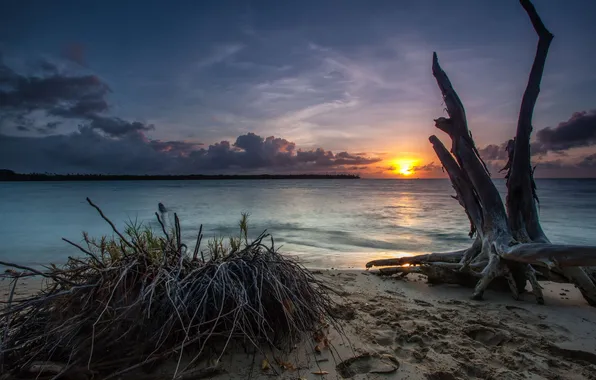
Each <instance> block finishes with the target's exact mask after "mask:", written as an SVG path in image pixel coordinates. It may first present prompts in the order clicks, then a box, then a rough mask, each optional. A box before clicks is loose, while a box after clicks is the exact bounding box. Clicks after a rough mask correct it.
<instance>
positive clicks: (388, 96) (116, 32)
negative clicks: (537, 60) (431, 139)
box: [0, 0, 596, 177]
mask: <svg viewBox="0 0 596 380" xmlns="http://www.w3.org/2000/svg"><path fill="white" fill-rule="evenodd" d="M123 3H126V4H123ZM174 3H175V4H174V5H172V4H170V2H165V1H146V2H132V1H130V2H122V1H102V2H93V3H90V2H80V1H51V2H49V1H41V0H39V1H18V2H17V1H9V2H3V3H2V5H0V168H8V169H13V170H15V171H19V172H31V171H40V172H91V173H214V172H217V173H244V172H246V173H252V172H254V173H277V172H280V173H285V172H359V173H361V174H363V175H366V176H372V177H387V176H394V177H396V176H399V175H400V174H399V173H396V172H395V171H390V170H387V169H389V168H390V167H396V165H397V166H399V165H401V164H400V163H403V162H408V163H410V164H409V165H411V166H415V167H416V169H418V172H419V173H418V175H419V176H426V177H428V176H442V175H443V174H442V172H441V170H440V167H439V166H438V165H436V164H433V165H431V163H432V162H433V161H434V162H436V161H437V160H436V159H435V157H434V155H433V152H432V149H431V147H430V144H429V143H428V140H427V138H428V136H429V135H431V134H437V135H439V137H440V138H442V139H443V141H444V142H447V141H448V139H447V137H446V136H445V135H443V134H442V133H440V132H439V131H437V130H435V128H434V126H433V118H436V117H439V116H444V115H445V113H444V111H443V105H442V104H441V98H440V94H439V91H438V89H437V87H436V84H435V82H434V79H433V77H432V75H431V72H430V67H431V57H432V52H433V51H437V53H438V55H439V59H440V61H441V64H442V66H443V68H444V69H445V70H446V71H447V73H448V74H449V76H450V77H451V80H452V82H453V84H454V86H455V88H456V90H457V91H458V93H459V95H460V97H461V98H462V101H463V103H464V105H465V107H466V110H467V115H468V118H469V125H470V129H471V131H472V133H473V136H474V138H475V140H476V143H477V145H478V146H479V147H480V148H482V149H481V152H482V154H483V155H484V157H485V158H486V159H487V160H488V161H489V164H490V165H492V167H493V168H495V169H496V168H498V167H499V166H502V164H503V162H502V158H503V157H504V150H503V147H502V144H503V143H504V142H505V141H507V140H508V139H509V138H511V137H512V136H513V134H514V131H515V124H516V120H517V113H518V108H519V103H520V100H521V96H522V93H523V90H524V88H525V84H526V81H527V75H528V72H529V70H530V66H531V63H532V59H533V56H534V49H535V46H536V43H537V36H536V35H535V33H534V31H533V29H532V27H531V24H530V22H529V20H528V18H527V15H526V14H525V12H524V10H523V9H522V7H521V6H520V5H519V3H518V2H517V1H515V0H499V1H477V0H457V1H456V0H454V1H449V2H446V1H443V0H422V1H414V0H412V1H347V0H346V1H339V0H337V1H300V2H279V1H218V2H209V1H201V2H198V1H187V2H181V1H179V2H174ZM534 4H535V6H536V8H537V10H538V12H539V13H540V15H541V17H542V19H543V21H544V22H545V24H546V25H547V27H548V28H549V29H550V30H551V31H552V32H553V34H554V35H555V39H554V41H553V44H552V46H551V50H550V53H549V57H548V60H547V65H546V70H545V74H544V78H543V84H542V92H541V94H540V97H539V100H538V104H537V107H536V111H535V115H534V129H535V132H536V133H535V134H534V136H533V141H534V143H533V153H534V162H535V163H537V164H538V169H537V171H536V173H537V175H538V176H541V177H561V176H566V177H568V176H571V177H586V176H587V177H596V147H595V145H596V111H594V110H596V90H595V88H596V71H594V70H593V68H592V66H593V62H595V61H596V48H595V47H594V46H596V44H594V42H593V39H594V36H596V24H595V23H594V22H593V14H596V2H594V1H589V0H586V1H580V0H576V1H573V2H563V1H558V0H535V1H534ZM270 136H274V137H270ZM397 171H399V170H397ZM493 172H496V170H493Z"/></svg>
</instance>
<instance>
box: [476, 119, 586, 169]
mask: <svg viewBox="0 0 596 380" xmlns="http://www.w3.org/2000/svg"><path fill="white" fill-rule="evenodd" d="M593 145H596V110H592V111H581V112H575V113H574V114H573V115H571V117H570V118H569V120H567V121H564V122H561V123H559V125H557V126H556V127H547V128H544V129H541V130H539V131H538V132H536V141H535V142H532V143H531V145H530V151H531V152H532V155H533V156H543V155H545V154H546V153H548V152H554V153H556V154H558V155H560V156H566V155H567V153H566V152H565V151H566V150H569V149H572V148H580V147H586V146H593ZM506 147H507V142H504V143H502V144H501V145H495V144H490V145H488V146H486V147H484V148H482V149H479V150H478V152H479V153H480V156H481V157H482V158H483V159H484V160H488V161H491V160H507V157H508V156H507V150H506Z"/></svg>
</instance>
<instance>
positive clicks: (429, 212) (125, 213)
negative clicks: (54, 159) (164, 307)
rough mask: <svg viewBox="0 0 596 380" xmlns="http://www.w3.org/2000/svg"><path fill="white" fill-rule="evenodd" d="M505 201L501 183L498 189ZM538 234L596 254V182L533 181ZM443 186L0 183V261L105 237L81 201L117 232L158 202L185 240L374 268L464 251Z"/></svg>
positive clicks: (38, 258) (151, 215) (50, 254)
mask: <svg viewBox="0 0 596 380" xmlns="http://www.w3.org/2000/svg"><path fill="white" fill-rule="evenodd" d="M496 183H497V186H498V188H499V190H500V191H501V192H502V193H504V191H505V183H504V181H502V180H496ZM537 185H538V196H539V198H540V202H541V203H540V215H541V221H542V226H543V228H544V230H545V232H546V233H547V234H548V236H549V238H550V239H551V240H552V241H553V242H556V243H568V244H592V245H596V196H595V194H596V180H585V179H582V180H572V179H556V180H546V179H539V180H537ZM453 194H454V191H453V189H452V188H451V184H450V183H449V181H448V180H440V179H435V180H423V179H416V180H372V179H360V180H225V181H114V182H0V260H2V261H8V262H13V263H20V264H24V265H33V266H39V265H43V264H48V263H57V264H60V263H64V262H65V261H66V259H67V258H68V256H77V255H79V254H80V253H79V252H78V250H77V249H76V248H74V247H71V246H70V245H68V244H67V243H65V242H64V241H62V240H61V238H62V237H64V238H67V239H69V240H72V241H75V242H79V241H81V233H82V231H86V232H88V233H89V234H90V235H91V236H99V235H102V234H111V230H110V228H109V226H108V225H107V224H106V223H105V222H104V221H103V220H102V219H101V218H100V216H99V215H98V213H97V212H96V211H95V210H94V209H93V208H92V207H91V206H89V205H88V204H87V202H86V201H85V198H86V197H89V198H90V199H91V200H92V201H93V202H94V203H96V204H97V205H99V206H100V207H101V208H102V210H103V211H104V213H105V214H106V215H107V216H108V217H109V218H110V219H111V220H112V221H113V222H114V223H115V224H116V226H117V227H118V228H121V229H123V227H124V226H125V223H126V222H129V221H137V222H143V223H146V224H149V225H150V226H152V227H154V228H156V229H157V228H158V227H159V226H158V223H157V221H156V218H155V212H156V211H157V205H158V203H159V202H162V203H163V204H164V205H165V206H166V207H167V208H168V209H169V210H171V211H172V212H176V213H177V214H178V215H179V217H180V220H181V227H182V232H183V240H185V241H186V243H187V245H188V246H189V247H191V249H192V246H194V242H195V239H196V234H197V231H198V228H199V225H200V224H203V232H204V234H205V238H209V237H211V236H221V235H223V236H229V235H236V234H237V233H238V220H239V218H240V216H241V213H242V212H248V213H249V214H250V217H249V229H250V234H251V235H252V236H253V237H255V236H257V235H258V234H259V233H261V232H262V231H263V230H265V229H267V232H268V233H270V234H271V235H272V236H273V237H274V239H275V245H276V246H277V247H280V250H281V252H284V253H287V254H291V255H296V256H297V257H299V258H300V259H301V260H302V261H303V263H304V264H305V265H307V266H309V267H315V268H331V267H334V268H362V267H363V266H364V264H365V263H366V262H367V261H369V260H373V259H379V258H386V257H394V256H401V255H412V254H418V253H427V252H439V251H449V250H454V249H459V248H465V247H467V246H469V245H470V244H471V240H470V239H469V238H468V236H467V233H468V230H469V223H468V220H467V218H466V216H465V214H464V211H463V209H462V208H461V207H460V206H459V204H458V203H457V201H455V200H454V199H452V198H451V197H450V195H453Z"/></svg>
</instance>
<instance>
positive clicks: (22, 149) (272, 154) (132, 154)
mask: <svg viewBox="0 0 596 380" xmlns="http://www.w3.org/2000/svg"><path fill="white" fill-rule="evenodd" d="M128 125H130V124H128ZM101 131H102V133H100V132H99V130H98V128H94V127H92V126H90V125H87V126H81V127H79V129H78V131H76V132H73V133H71V134H67V135H52V136H47V137H15V136H6V135H1V134H0V162H2V163H3V166H4V165H6V167H8V168H10V169H13V170H15V171H20V172H30V171H40V172H46V171H47V172H88V173H130V174H141V173H148V174H159V173H162V174H163V173H176V174H184V173H209V172H238V171H239V170H242V171H255V170H256V171H266V172H279V171H300V172H304V171H308V172H317V171H325V170H328V169H335V170H350V168H348V165H349V166H353V167H355V168H359V169H360V170H362V169H365V168H366V166H364V165H368V164H371V163H376V162H378V161H380V159H377V158H367V157H365V156H360V155H354V154H350V153H347V152H342V153H338V154H334V153H333V152H331V151H326V150H324V149H317V150H312V151H306V150H297V151H296V150H295V144H294V143H293V142H290V141H288V140H285V139H282V138H276V137H273V136H271V137H267V138H262V137H260V136H258V135H256V134H254V133H249V134H245V135H242V136H239V137H238V138H237V139H236V142H235V143H234V144H230V142H228V141H221V142H219V143H215V144H212V145H210V146H208V147H207V148H200V145H201V144H199V143H193V142H184V141H160V140H151V139H148V138H147V137H146V136H145V134H144V130H143V129H134V128H133V129H130V130H129V129H126V133H120V132H121V130H120V129H117V131H118V132H117V133H114V130H109V132H111V133H108V132H106V130H105V129H101ZM348 163H350V164H348Z"/></svg>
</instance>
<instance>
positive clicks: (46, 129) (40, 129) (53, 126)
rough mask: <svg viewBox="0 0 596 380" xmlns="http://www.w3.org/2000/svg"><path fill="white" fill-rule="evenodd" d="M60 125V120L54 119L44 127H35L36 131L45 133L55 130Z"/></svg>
mask: <svg viewBox="0 0 596 380" xmlns="http://www.w3.org/2000/svg"><path fill="white" fill-rule="evenodd" d="M59 125H60V122H59V121H52V122H49V123H47V124H46V125H44V126H43V127H35V128H34V129H35V131H37V132H38V133H40V134H42V135H45V134H48V133H51V132H54V131H55V130H56V128H57V127H58V126H59Z"/></svg>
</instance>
